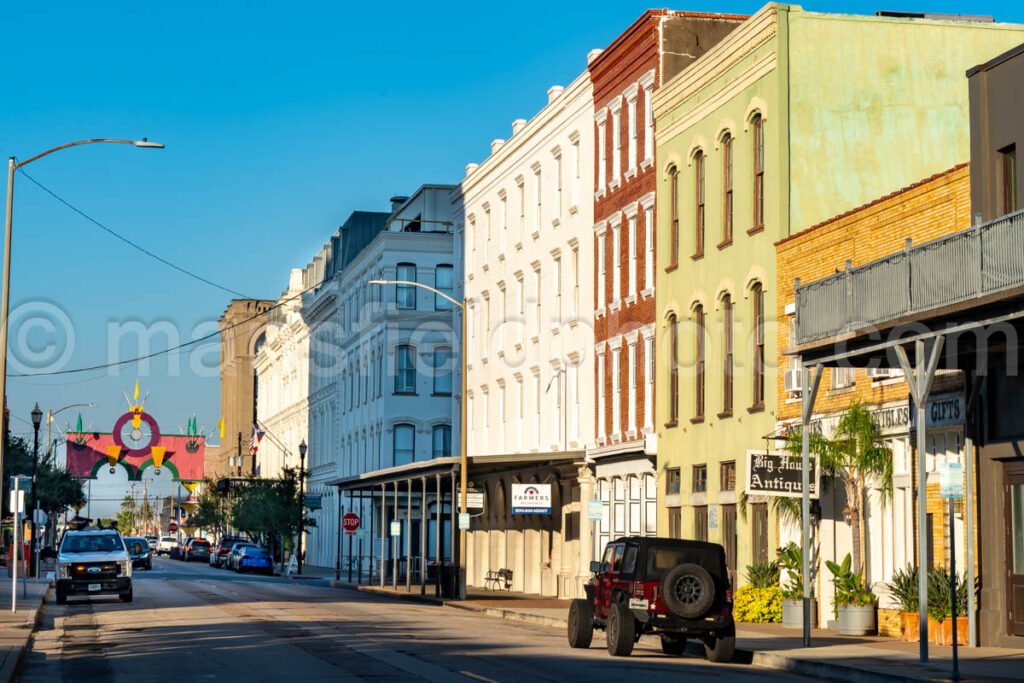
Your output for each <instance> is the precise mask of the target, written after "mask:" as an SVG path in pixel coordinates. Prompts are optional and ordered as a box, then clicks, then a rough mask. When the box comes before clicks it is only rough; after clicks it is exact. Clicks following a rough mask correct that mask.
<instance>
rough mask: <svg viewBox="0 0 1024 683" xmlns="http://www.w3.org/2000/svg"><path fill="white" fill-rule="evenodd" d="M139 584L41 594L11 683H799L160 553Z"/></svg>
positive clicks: (653, 647)
mask: <svg viewBox="0 0 1024 683" xmlns="http://www.w3.org/2000/svg"><path fill="white" fill-rule="evenodd" d="M135 576H136V577H137V578H136V587H135V602H134V603H132V604H128V605H123V604H121V603H120V602H118V601H117V599H116V598H114V599H109V598H102V599H96V600H94V601H92V602H76V601H74V600H73V601H72V603H71V604H69V605H68V606H66V607H58V606H57V605H55V604H54V603H53V599H52V597H51V598H50V600H49V601H48V603H47V605H46V609H45V617H44V619H43V623H42V624H41V626H40V629H39V632H38V634H37V637H36V639H35V642H34V646H33V650H32V652H31V653H30V654H29V656H28V660H27V663H26V665H25V667H24V670H23V672H22V676H21V680H22V681H25V682H26V683H28V682H31V683H37V682H38V683H42V682H44V681H46V682H52V681H61V680H63V681H75V683H81V682H82V681H133V682H141V681H170V680H175V681H190V680H231V679H240V680H244V681H247V682H248V681H286V680H291V679H295V678H296V677H298V676H301V678H302V680H303V681H304V682H306V681H328V680H329V681H338V680H343V681H363V680H365V681H375V682H377V681H410V680H412V681H419V680H426V681H473V680H475V681H516V682H520V681H523V680H526V679H529V680H539V681H588V682H589V681H624V680H625V681H628V680H631V679H635V677H636V676H638V675H642V676H643V678H644V680H646V681H667V680H678V677H679V676H680V675H681V674H685V675H686V676H688V677H689V680H698V681H699V680H712V679H715V678H717V679H721V678H722V677H723V675H727V676H728V678H729V680H736V681H742V680H753V679H754V678H755V677H756V678H758V679H764V678H765V677H766V676H768V677H771V678H776V679H780V680H782V679H787V680H798V677H794V676H790V675H788V674H782V673H779V672H774V671H769V670H764V669H754V668H751V667H745V666H739V665H737V666H729V667H723V666H715V665H711V664H708V663H707V662H705V661H703V660H702V659H696V658H675V657H671V658H670V657H666V656H664V655H662V654H661V652H660V650H659V649H658V644H657V642H656V641H654V640H651V641H650V642H647V641H646V640H645V641H642V642H641V643H640V644H639V646H638V648H637V650H636V651H635V653H634V655H633V656H632V657H630V658H629V659H612V658H611V657H609V656H608V654H607V653H606V652H605V651H604V649H603V645H604V641H603V638H601V637H600V635H598V637H596V638H595V642H594V646H593V647H592V648H591V649H590V650H589V651H578V650H571V649H569V647H568V646H567V645H566V643H565V637H564V635H563V634H562V632H561V631H559V630H555V629H550V628H545V627H540V626H531V625H527V624H519V623H513V622H507V621H503V620H500V619H495V618H492V617H485V616H479V615H474V614H471V613H465V612H462V611H459V610H452V609H446V608H440V607H434V606H428V605H415V604H409V603H400V602H394V601H390V600H385V599H380V598H375V597H371V596H367V595H363V594H360V593H356V592H354V591H339V590H336V589H331V588H326V587H322V586H315V585H303V584H297V585H296V584H292V583H291V582H290V581H287V580H283V579H276V578H263V577H259V578H257V577H248V576H246V577H239V576H236V575H234V574H232V573H229V572H226V571H222V570H214V569H210V568H209V567H206V566H205V565H199V564H190V565H186V564H184V563H181V562H176V561H170V560H164V559H160V560H157V561H156V562H155V564H154V569H153V571H151V572H143V571H138V572H136V574H135Z"/></svg>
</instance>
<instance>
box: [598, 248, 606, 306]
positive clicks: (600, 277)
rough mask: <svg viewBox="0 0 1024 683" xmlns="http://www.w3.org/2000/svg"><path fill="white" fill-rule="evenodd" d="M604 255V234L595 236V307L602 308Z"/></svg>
mask: <svg viewBox="0 0 1024 683" xmlns="http://www.w3.org/2000/svg"><path fill="white" fill-rule="evenodd" d="M604 262H605V257H604V234H600V235H598V236H597V309H598V310H602V309H603V308H604V288H605V282H604V279H605V265H604Z"/></svg>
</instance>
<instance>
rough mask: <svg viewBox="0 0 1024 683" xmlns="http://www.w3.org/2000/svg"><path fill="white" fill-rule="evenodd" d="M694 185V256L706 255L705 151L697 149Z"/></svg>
mask: <svg viewBox="0 0 1024 683" xmlns="http://www.w3.org/2000/svg"><path fill="white" fill-rule="evenodd" d="M693 186H694V214H693V233H694V254H693V255H694V256H698V257H699V256H703V255H704V152H703V151H701V150H699V149H698V150H697V151H696V152H694V154H693Z"/></svg>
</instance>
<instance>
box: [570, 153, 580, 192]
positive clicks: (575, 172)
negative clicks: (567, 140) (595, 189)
mask: <svg viewBox="0 0 1024 683" xmlns="http://www.w3.org/2000/svg"><path fill="white" fill-rule="evenodd" d="M579 203H580V141H579V140H578V139H576V140H573V141H572V205H573V206H579Z"/></svg>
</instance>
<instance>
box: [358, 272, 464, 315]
mask: <svg viewBox="0 0 1024 683" xmlns="http://www.w3.org/2000/svg"><path fill="white" fill-rule="evenodd" d="M367 284H371V285H409V286H410V287H419V288H420V289H425V290H427V291H428V292H433V293H434V294H436V295H438V296H439V297H441V298H442V299H447V300H448V301H450V302H451V303H452V304H454V305H455V306H458V307H459V310H460V311H461V310H463V309H464V308H465V307H466V305H465V304H464V303H463V302H460V301H456V300H455V299H453V298H451V297H450V296H448V295H447V294H445V293H444V292H440V291H438V290H436V289H434V288H433V287H431V286H430V285H425V284H423V283H422V282H412V281H410V280H370V281H369V282H368V283H367Z"/></svg>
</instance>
